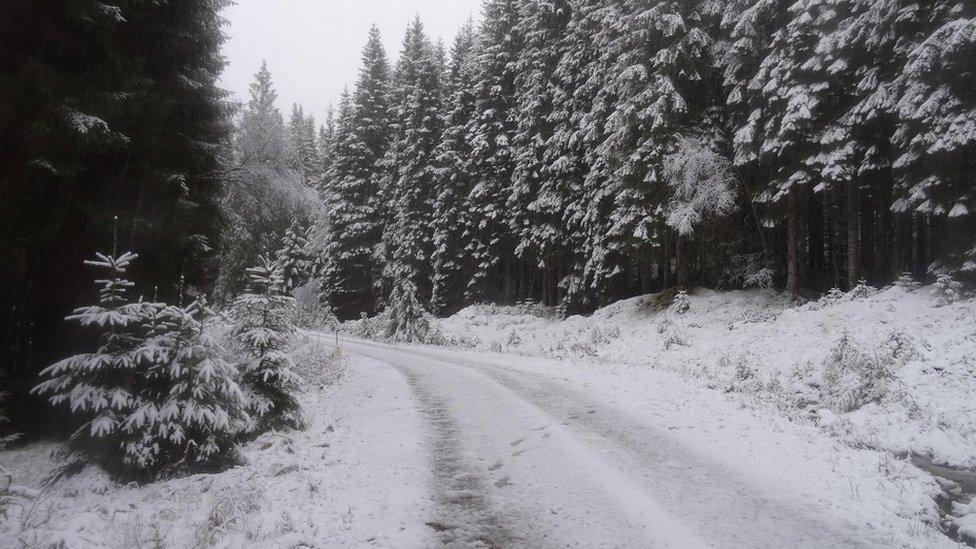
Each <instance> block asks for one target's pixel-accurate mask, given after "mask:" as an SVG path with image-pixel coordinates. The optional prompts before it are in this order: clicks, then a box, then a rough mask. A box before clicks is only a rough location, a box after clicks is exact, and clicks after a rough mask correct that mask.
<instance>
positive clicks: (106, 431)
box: [32, 252, 146, 465]
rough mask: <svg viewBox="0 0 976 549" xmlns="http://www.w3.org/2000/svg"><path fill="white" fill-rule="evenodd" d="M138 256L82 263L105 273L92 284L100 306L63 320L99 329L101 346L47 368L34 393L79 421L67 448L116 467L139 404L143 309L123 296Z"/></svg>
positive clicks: (100, 257) (98, 256) (104, 257)
mask: <svg viewBox="0 0 976 549" xmlns="http://www.w3.org/2000/svg"><path fill="white" fill-rule="evenodd" d="M137 257H138V256H137V255H136V254H134V253H130V252H126V253H123V254H122V255H118V256H116V255H106V254H101V253H98V254H96V259H95V260H94V261H86V262H85V264H86V265H89V266H92V267H96V268H99V269H104V270H106V271H107V272H108V276H107V277H106V278H104V279H99V280H96V281H95V283H96V284H98V285H99V286H101V290H100V292H99V295H100V299H99V303H98V305H91V306H88V307H82V308H79V309H76V310H75V312H74V314H72V315H69V316H68V317H67V318H66V320H67V321H69V322H73V323H75V324H78V325H79V326H81V327H83V328H93V329H95V330H97V331H98V332H99V339H100V340H101V344H100V345H99V346H98V348H97V349H96V350H95V351H94V352H91V353H82V354H78V355H75V356H72V357H70V358H66V359H64V360H62V361H60V362H57V363H55V364H54V365H52V366H49V367H48V368H45V369H44V370H43V371H42V372H41V376H42V377H45V378H47V379H46V380H45V381H43V382H41V383H40V384H39V385H37V386H36V387H34V389H33V390H32V392H33V393H34V394H39V395H45V396H47V397H48V400H49V401H50V403H51V404H53V405H55V406H57V405H61V404H66V405H67V406H68V408H69V409H70V411H71V412H72V413H74V414H77V415H79V416H81V417H83V418H84V423H83V424H82V426H81V427H80V428H79V429H78V430H77V431H76V432H75V433H74V434H73V435H72V437H71V444H70V446H71V447H72V448H73V449H74V450H75V451H80V452H82V453H83V454H88V455H90V456H93V457H95V458H96V459H97V460H98V461H101V462H103V463H106V464H110V465H119V463H118V460H119V458H118V452H117V450H118V449H119V448H120V447H121V446H122V445H123V442H124V438H125V432H124V430H123V425H124V423H125V420H126V418H127V417H128V415H129V414H130V413H131V412H132V410H133V409H135V408H137V407H139V406H141V405H142V404H143V403H142V402H140V401H139V397H138V395H137V394H136V390H135V374H136V373H138V369H139V364H140V361H139V353H138V350H139V347H140V345H141V343H142V341H141V338H140V331H141V329H142V328H143V322H144V321H145V318H146V315H145V312H146V307H145V305H144V304H143V303H132V302H130V301H129V299H128V297H127V295H126V294H127V293H128V290H129V289H130V288H131V287H132V286H133V283H132V282H130V281H128V280H126V278H125V272H126V269H127V268H128V267H129V265H130V264H131V263H132V261H133V260H135V259H136V258H137Z"/></svg>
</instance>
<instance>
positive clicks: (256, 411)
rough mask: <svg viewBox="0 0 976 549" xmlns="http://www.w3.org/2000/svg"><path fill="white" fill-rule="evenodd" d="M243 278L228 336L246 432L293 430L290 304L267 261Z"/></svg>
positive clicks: (296, 414)
mask: <svg viewBox="0 0 976 549" xmlns="http://www.w3.org/2000/svg"><path fill="white" fill-rule="evenodd" d="M248 274H249V276H250V279H251V282H250V286H249V288H248V292H247V293H245V294H243V295H241V296H240V297H239V298H238V299H237V301H236V302H235V303H234V317H235V320H236V321H237V322H236V326H235V329H234V335H235V338H236V339H237V341H238V343H239V344H240V349H241V352H242V353H243V354H244V355H245V357H246V359H245V361H244V363H243V364H242V365H241V367H240V370H241V375H242V385H243V389H244V392H245V396H246V397H247V400H248V408H249V409H248V412H249V414H250V415H251V418H252V419H253V420H254V421H253V423H252V425H250V426H249V429H248V430H249V431H251V432H260V431H264V430H267V429H278V428H282V427H289V428H298V427H300V426H301V425H302V419H301V415H300V409H299V404H298V401H297V400H296V398H295V394H296V393H297V392H298V390H299V388H300V386H301V382H302V380H301V378H300V377H299V376H298V374H296V373H295V372H294V371H293V368H294V364H293V363H292V360H291V357H290V356H288V339H289V337H290V335H291V332H292V330H293V328H292V326H291V325H290V324H289V323H288V320H287V319H288V309H289V308H290V307H293V306H294V299H293V298H292V297H290V296H288V295H285V293H284V281H283V280H282V278H281V273H280V272H279V271H278V270H277V269H276V268H275V266H274V264H273V263H272V262H271V261H269V260H268V259H262V261H261V264H260V265H259V266H257V267H252V268H250V269H248Z"/></svg>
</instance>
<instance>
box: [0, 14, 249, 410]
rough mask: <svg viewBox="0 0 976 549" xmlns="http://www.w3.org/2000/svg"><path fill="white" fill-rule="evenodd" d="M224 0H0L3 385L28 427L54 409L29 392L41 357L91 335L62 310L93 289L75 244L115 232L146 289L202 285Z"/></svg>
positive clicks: (209, 272) (155, 292) (214, 217)
mask: <svg viewBox="0 0 976 549" xmlns="http://www.w3.org/2000/svg"><path fill="white" fill-rule="evenodd" d="M225 4H227V2H226V1H225V0H193V1H185V2H143V1H136V0H119V1H115V2H110V3H99V2H89V1H82V0H31V1H23V0H13V1H9V2H2V3H0V349H3V352H2V353H0V393H11V394H12V397H13V398H14V401H13V402H12V403H11V404H12V405H11V406H10V407H9V415H10V416H11V419H12V420H14V421H15V422H17V423H18V424H20V425H22V426H23V425H25V424H30V423H34V424H36V423H37V422H38V421H39V418H49V419H54V418H51V415H50V414H48V413H43V414H42V413H39V411H40V410H39V409H38V408H37V405H38V404H39V403H40V400H39V399H37V400H33V401H29V400H26V399H25V395H26V394H27V392H28V390H29V389H30V387H32V386H34V385H35V384H36V383H37V377H36V374H37V372H39V371H40V370H41V368H43V367H45V366H47V365H49V364H51V363H53V362H54V361H55V360H56V359H58V358H61V357H63V356H65V355H66V354H69V353H70V352H73V351H77V350H80V349H84V348H87V347H89V346H90V338H91V334H90V333H87V332H85V331H83V330H79V331H74V330H67V329H66V328H65V323H64V321H63V318H64V316H65V315H66V314H67V313H69V312H70V311H71V310H72V309H74V308H75V307H77V306H79V305H81V304H83V303H90V302H91V301H92V299H93V298H94V297H96V293H95V289H94V288H92V287H91V284H90V282H89V274H90V273H89V272H88V271H87V270H86V268H85V267H84V266H83V259H86V258H88V257H91V256H92V255H93V254H94V252H95V251H96V250H105V249H109V248H110V246H111V244H112V242H113V232H114V233H117V234H116V236H115V238H114V239H115V240H117V242H118V246H119V247H120V248H124V249H135V250H138V251H139V252H140V258H141V259H140V262H139V263H138V264H137V265H135V266H134V268H133V271H132V272H131V273H130V274H131V275H132V276H133V277H134V278H136V279H137V280H138V281H139V282H140V287H141V288H143V289H144V290H143V291H144V292H145V294H144V295H145V297H146V299H153V298H156V299H158V300H167V301H170V302H172V303H176V302H178V301H179V300H180V296H181V294H183V293H185V292H189V291H191V289H192V288H194V287H196V288H200V289H205V288H208V287H210V286H211V285H212V281H213V279H214V278H215V276H216V271H217V269H216V264H215V261H214V251H215V250H216V249H217V246H218V236H219V232H220V224H219V220H220V215H219V208H220V195H221V190H222V181H223V179H224V176H223V167H224V162H223V161H222V158H221V156H222V155H221V152H222V150H224V145H225V142H226V140H227V137H228V136H229V135H230V130H231V125H230V123H231V119H230V116H229V115H230V114H231V105H230V104H229V103H228V102H227V101H226V100H225V95H226V92H224V91H223V90H221V89H219V88H218V87H217V85H216V82H217V78H218V76H219V74H220V71H221V70H222V68H223V66H224V62H223V60H222V58H221V55H220V45H221V43H222V42H223V35H222V31H221V24H222V20H221V18H220V10H221V9H222V8H223V6H224V5H225ZM116 217H117V218H118V228H117V230H115V229H114V227H115V222H114V219H115V218H116Z"/></svg>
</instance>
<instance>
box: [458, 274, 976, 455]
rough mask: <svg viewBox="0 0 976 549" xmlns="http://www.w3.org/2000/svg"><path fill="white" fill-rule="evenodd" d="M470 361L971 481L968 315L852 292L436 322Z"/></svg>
mask: <svg viewBox="0 0 976 549" xmlns="http://www.w3.org/2000/svg"><path fill="white" fill-rule="evenodd" d="M439 328H440V330H441V331H442V332H443V334H444V335H445V336H446V337H447V338H448V339H450V340H453V341H456V342H458V343H459V344H460V345H462V346H465V347H471V348H474V349H476V350H479V351H489V352H511V353H519V354H523V355H529V356H539V357H548V358H576V359H579V358H585V359H590V360H596V361H603V362H607V363H623V364H631V365H641V366H649V367H653V368H661V369H665V370H668V371H672V372H676V373H679V374H682V375H686V376H691V377H694V378H698V379H700V380H701V381H702V382H703V383H704V384H705V385H707V386H708V387H710V388H714V389H721V390H724V391H726V392H728V393H732V394H733V398H735V399H738V400H740V401H741V402H743V403H746V404H748V405H750V406H755V407H766V406H771V407H774V408H776V409H778V410H780V411H781V412H784V413H785V414H786V415H787V417H789V418H790V419H791V420H794V421H803V422H811V423H813V424H815V425H818V426H819V427H821V428H822V429H824V430H826V431H827V432H829V433H831V434H832V435H834V436H836V437H837V438H839V439H840V440H843V441H844V442H846V443H848V444H850V445H852V446H855V447H870V448H878V449H883V450H888V451H891V452H893V453H895V454H906V453H912V454H918V455H926V456H930V457H931V458H932V459H933V460H934V461H935V462H937V463H941V464H946V465H951V466H958V467H970V468H971V467H976V398H973V395H974V394H976V302H974V301H973V300H971V299H970V300H964V301H957V302H955V303H950V304H945V305H943V303H942V302H941V301H940V300H939V298H938V297H936V296H933V295H932V293H931V292H930V291H929V289H928V288H919V289H913V288H910V287H901V286H894V287H889V288H886V289H884V290H875V289H872V288H867V287H859V288H857V289H855V291H853V292H850V293H847V294H841V293H839V292H835V293H831V294H828V295H827V296H825V297H823V298H821V299H820V300H818V301H815V302H811V303H808V304H806V305H803V306H800V307H792V306H790V305H789V304H788V303H787V302H786V301H785V300H784V299H783V297H782V296H781V295H779V294H776V293H773V292H771V291H761V290H756V291H733V292H721V293H720V292H714V291H710V290H700V291H698V292H695V293H694V294H693V295H690V296H687V300H686V301H685V300H684V299H679V300H677V303H673V302H672V300H668V299H666V298H665V297H664V296H663V295H648V296H642V297H637V298H633V299H628V300H624V301H620V302H617V303H614V304H611V305H609V306H607V307H604V308H602V309H600V310H598V311H596V312H595V313H594V314H593V315H592V316H589V317H581V316H572V317H569V318H567V319H565V320H559V319H557V318H555V317H554V316H553V315H551V314H548V313H547V312H545V311H544V310H542V309H539V310H534V311H528V310H526V307H524V306H523V307H518V308H505V307H495V306H490V307H486V306H472V307H468V308H466V309H464V310H462V311H461V312H459V313H458V314H457V315H455V316H453V317H451V318H448V319H445V320H442V321H440V323H439Z"/></svg>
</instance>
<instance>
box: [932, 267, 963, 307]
mask: <svg viewBox="0 0 976 549" xmlns="http://www.w3.org/2000/svg"><path fill="white" fill-rule="evenodd" d="M932 295H933V296H935V298H936V306H937V307H943V306H945V305H950V304H952V303H955V302H956V301H959V300H960V299H962V284H961V283H960V282H958V281H956V280H954V279H953V278H952V276H951V275H949V274H940V275H939V276H938V278H937V279H936V281H935V283H934V284H932Z"/></svg>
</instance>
